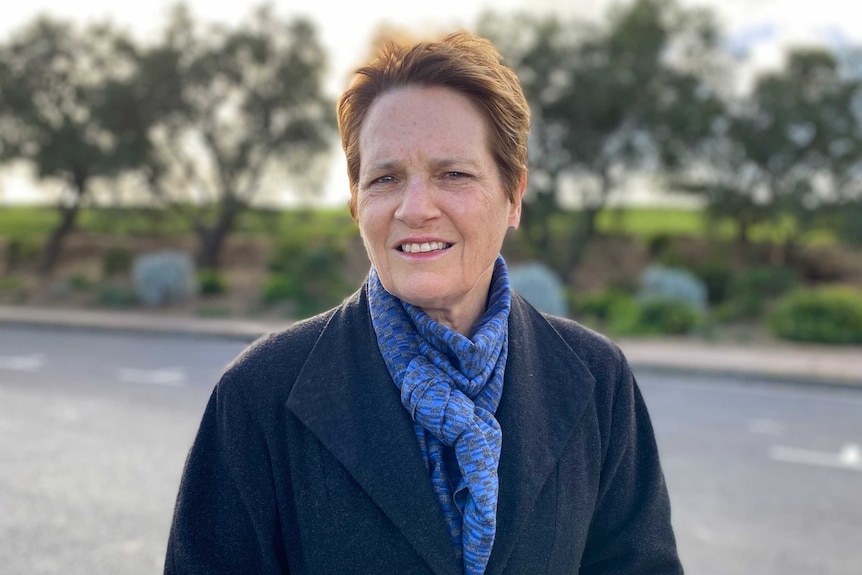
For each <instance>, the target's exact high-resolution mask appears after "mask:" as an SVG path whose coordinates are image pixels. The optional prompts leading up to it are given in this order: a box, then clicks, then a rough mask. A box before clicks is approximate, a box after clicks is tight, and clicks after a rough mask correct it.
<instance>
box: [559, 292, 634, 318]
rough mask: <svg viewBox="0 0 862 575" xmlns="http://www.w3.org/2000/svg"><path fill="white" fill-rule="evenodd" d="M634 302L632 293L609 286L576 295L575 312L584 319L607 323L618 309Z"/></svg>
mask: <svg viewBox="0 0 862 575" xmlns="http://www.w3.org/2000/svg"><path fill="white" fill-rule="evenodd" d="M633 302H634V297H633V296H632V295H631V294H629V293H627V292H625V291H623V290H620V289H614V288H609V289H606V290H601V291H596V292H591V293H587V294H584V295H581V296H575V298H574V302H573V303H574V306H573V307H574V310H575V314H576V315H577V316H578V317H579V318H581V319H583V320H586V321H595V322H599V323H607V322H609V321H610V319H611V317H612V316H613V314H614V313H615V311H616V310H618V309H619V308H620V307H625V306H627V305H629V304H631V303H633Z"/></svg>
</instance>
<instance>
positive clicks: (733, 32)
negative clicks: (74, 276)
mask: <svg viewBox="0 0 862 575" xmlns="http://www.w3.org/2000/svg"><path fill="white" fill-rule="evenodd" d="M679 1H680V2H681V3H682V4H683V5H691V6H705V7H708V8H710V9H712V10H713V11H714V12H715V13H716V14H717V16H718V17H719V20H720V23H721V25H722V29H723V30H724V31H725V33H726V35H727V38H726V44H727V46H728V47H729V48H731V49H733V50H734V51H737V52H740V53H745V54H747V57H748V61H749V62H750V64H751V65H753V66H756V67H759V68H762V67H776V66H780V64H781V61H782V54H783V53H784V50H785V48H786V46H788V45H796V44H811V43H820V44H827V45H829V46H832V47H834V48H838V47H842V46H848V45H854V44H858V45H862V25H860V24H859V23H860V22H862V2H852V1H848V0H723V1H719V0H679ZM2 2H3V6H2V8H0V42H2V41H5V40H6V38H8V36H9V34H10V33H13V32H14V31H15V30H17V29H20V28H21V27H22V26H23V25H25V24H26V23H28V22H29V21H31V20H32V19H33V18H35V17H36V15H37V14H40V13H43V14H47V15H50V16H53V17H56V18H61V19H66V20H72V21H76V22H81V23H84V22H97V21H105V20H110V21H111V22H113V23H114V24H116V25H118V26H120V27H122V28H125V29H127V30H128V31H129V32H131V33H132V34H133V35H134V36H136V37H137V38H138V39H139V40H142V41H147V40H148V39H152V38H155V37H156V36H157V34H158V33H159V31H160V30H161V28H162V26H163V25H164V23H165V18H166V14H167V11H168V9H169V8H170V6H172V4H173V2H172V1H169V0H150V1H148V2H140V1H139V2H117V0H29V1H27V2H23V1H17V2H16V1H14V0H2ZM613 3H614V2H613V0H492V1H488V0H432V1H426V2H409V1H407V0H365V1H363V2H346V1H345V0H310V1H303V2H298V1H297V0H273V1H271V2H270V4H272V6H273V7H274V8H275V11H276V13H277V14H278V15H279V16H282V17H284V18H288V19H289V18H293V17H295V16H305V17H307V18H309V19H310V20H312V21H313V22H314V23H315V25H316V26H317V31H318V33H319V35H320V39H321V42H322V43H323V45H324V47H325V48H326V49H327V51H328V53H329V55H330V70H331V71H330V75H329V81H328V84H327V85H328V89H329V90H330V91H331V92H332V94H333V95H337V93H338V92H339V91H340V90H341V89H342V88H343V87H344V85H345V83H346V79H347V77H348V75H349V72H350V71H351V70H352V69H353V68H355V66H356V64H357V63H358V60H357V58H358V57H360V56H362V55H364V54H365V53H366V52H367V46H368V43H369V40H370V38H371V36H372V34H373V33H374V31H375V30H376V28H377V27H378V26H380V25H381V24H394V25H398V26H401V27H406V28H408V29H410V30H416V31H427V30H430V29H440V30H448V29H451V28H456V27H467V28H470V27H472V26H473V24H474V23H475V21H476V20H477V18H478V16H479V15H480V14H481V13H482V12H483V11H484V10H486V9H493V10H494V11H496V12H499V13H506V12H509V11H520V10H529V11H530V12H531V13H534V14H535V13H554V14H560V15H561V16H563V17H578V18H585V19H599V18H601V17H603V15H604V14H605V13H606V11H607V9H608V8H609V7H610V6H611V5H612V4H613ZM186 4H187V5H188V6H189V7H190V8H191V10H192V12H193V14H194V15H195V16H196V17H197V18H198V19H200V20H203V21H213V22H221V23H227V24H231V23H236V22H238V21H241V20H243V19H244V18H246V17H247V16H248V15H249V13H250V11H251V9H252V8H253V7H254V6H256V5H257V2H236V1H234V2H223V1H219V0H215V1H213V0H209V1H205V0H187V1H186ZM49 193H50V192H48V191H46V190H43V189H39V188H34V187H33V186H32V185H31V184H30V183H29V182H27V181H26V180H24V179H22V176H21V173H20V172H13V173H8V172H7V173H5V174H3V175H0V204H2V203H4V202H16V201H28V200H31V199H37V198H42V197H44V196H45V195H46V194H49ZM348 193H349V192H348V189H347V180H346V176H344V164H343V160H341V159H340V158H335V159H334V161H333V169H332V172H331V175H330V183H329V184H327V186H326V190H325V195H324V202H326V203H332V204H338V203H342V202H343V201H346V197H347V195H348Z"/></svg>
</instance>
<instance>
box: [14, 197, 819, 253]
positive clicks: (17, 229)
mask: <svg viewBox="0 0 862 575" xmlns="http://www.w3.org/2000/svg"><path fill="white" fill-rule="evenodd" d="M527 209H529V208H527ZM572 217H573V214H572V213H571V212H560V213H558V214H555V216H554V217H553V219H552V220H551V221H550V222H549V225H550V226H551V229H552V230H555V231H562V230H564V229H566V228H567V227H568V226H570V225H571V221H572ZM57 218H58V214H57V212H56V211H55V210H53V209H51V208H49V207H32V206H13V207H9V206H4V207H0V237H4V238H7V239H13V238H14V239H18V240H24V241H32V242H38V241H41V240H42V239H43V238H44V237H45V236H46V235H47V234H48V233H49V232H50V231H51V229H52V228H53V226H54V225H55V224H56V222H57ZM792 225H793V223H792V222H784V223H782V224H781V225H771V226H768V225H761V226H755V227H754V228H752V230H751V239H752V240H753V241H755V242H779V241H781V239H782V238H783V237H785V236H786V234H787V230H788V229H789V228H791V227H792ZM597 228H598V230H599V232H600V233H603V234H622V235H628V236H635V237H638V238H641V239H643V240H649V239H651V238H655V237H657V236H659V235H665V236H689V237H706V236H707V235H708V234H712V236H713V237H715V238H717V239H731V238H733V237H734V235H735V233H736V225H735V222H734V221H733V220H731V219H727V220H724V221H721V222H718V223H710V222H709V221H708V220H707V219H706V217H705V216H704V213H703V212H701V211H697V210H687V209H671V208H635V209H626V210H610V209H609V210H605V211H603V212H601V213H600V214H599V216H598V222H597ZM77 229H78V230H79V231H83V232H88V233H94V234H106V235H139V236H174V235H183V234H188V233H191V232H192V230H193V228H192V225H191V223H190V222H189V221H188V220H186V219H183V218H182V217H181V216H180V215H179V214H178V213H177V212H171V211H167V210H150V211H147V210H142V209H118V208H112V209H97V208H89V209H84V210H82V212H81V214H80V217H79V220H78V225H77ZM236 232H237V233H238V234H248V235H252V236H266V237H271V238H273V239H274V240H279V239H285V238H306V237H313V236H317V237H320V236H334V237H344V236H355V235H356V234H357V233H358V231H357V228H356V224H355V223H354V222H353V220H352V219H351V218H350V214H349V213H348V212H347V209H346V208H327V209H305V210H280V211H278V210H251V211H248V212H246V213H244V214H243V215H242V216H241V217H240V219H239V224H238V227H237V230H236ZM805 241H806V243H817V244H831V243H834V242H835V241H836V238H835V234H834V233H833V232H832V231H831V230H829V229H816V230H814V231H812V232H810V233H809V234H807V235H806V236H805Z"/></svg>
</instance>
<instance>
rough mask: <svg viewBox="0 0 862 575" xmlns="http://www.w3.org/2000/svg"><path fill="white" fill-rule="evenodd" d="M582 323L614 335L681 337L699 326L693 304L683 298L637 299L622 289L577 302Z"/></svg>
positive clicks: (698, 318)
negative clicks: (680, 335)
mask: <svg viewBox="0 0 862 575" xmlns="http://www.w3.org/2000/svg"><path fill="white" fill-rule="evenodd" d="M576 313H577V315H578V319H579V321H581V322H583V323H585V324H587V325H592V326H594V327H595V328H596V329H598V330H599V331H602V330H606V331H608V332H609V333H611V334H614V335H679V334H685V333H690V332H692V331H693V330H694V329H695V328H696V327H697V326H698V325H699V324H700V317H701V316H700V313H699V312H698V310H697V308H695V307H694V305H692V304H690V303H688V302H687V301H684V300H681V299H673V298H667V297H653V298H646V299H642V300H638V299H637V298H635V297H634V296H632V295H631V294H628V293H626V292H624V291H621V290H616V289H608V290H603V291H599V292H593V293H590V294H586V295H584V296H581V297H580V298H578V299H577V307H576Z"/></svg>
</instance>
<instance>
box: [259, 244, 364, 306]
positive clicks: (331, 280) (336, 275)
mask: <svg viewBox="0 0 862 575" xmlns="http://www.w3.org/2000/svg"><path fill="white" fill-rule="evenodd" d="M344 241H345V239H344V238H338V237H330V236H320V237H317V238H309V239H307V240H306V241H305V242H302V243H301V242H299V241H298V240H292V241H285V242H283V243H282V244H281V245H280V246H279V247H278V248H277V249H276V251H275V254H274V256H273V258H272V260H271V261H270V264H269V269H270V272H271V274H270V277H269V278H267V280H266V282H265V284H264V287H263V294H262V296H263V301H264V303H268V304H272V303H277V302H283V301H290V302H292V303H293V304H294V306H295V309H294V313H295V314H297V315H298V316H301V317H307V316H310V315H314V314H315V313H318V312H321V311H324V310H326V309H329V308H330V307H332V306H334V305H337V304H338V303H340V302H341V301H342V300H343V299H344V297H345V296H346V295H348V294H349V293H350V292H351V291H352V290H353V289H354V288H353V287H352V286H350V285H348V283H347V282H346V280H345V279H344V276H343V274H342V270H343V268H344V259H345V256H346V249H345V246H344Z"/></svg>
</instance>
